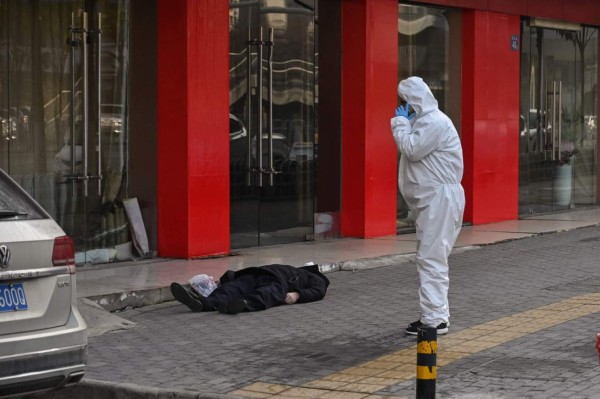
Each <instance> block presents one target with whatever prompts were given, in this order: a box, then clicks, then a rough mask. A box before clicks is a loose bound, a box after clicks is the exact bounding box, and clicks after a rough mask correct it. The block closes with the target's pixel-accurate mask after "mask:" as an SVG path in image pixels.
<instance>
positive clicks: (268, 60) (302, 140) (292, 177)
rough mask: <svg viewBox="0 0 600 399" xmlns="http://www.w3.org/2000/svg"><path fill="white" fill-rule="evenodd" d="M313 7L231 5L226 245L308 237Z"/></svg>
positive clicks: (275, 0) (270, 0) (273, 1)
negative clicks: (228, 234) (228, 232)
mask: <svg viewBox="0 0 600 399" xmlns="http://www.w3.org/2000/svg"><path fill="white" fill-rule="evenodd" d="M315 9H316V0H315V1H302V2H290V1H285V0H263V1H252V0H247V1H245V0H238V1H231V2H230V26H229V29H230V36H231V37H230V46H231V51H230V68H231V69H230V115H229V118H230V132H229V138H230V169H231V247H232V248H240V247H250V246H259V245H272V244H280V243H287V242H295V241H304V240H306V239H309V238H310V237H311V236H312V234H313V192H314V189H313V184H314V170H315V161H316V153H315V85H316V79H315V67H316V66H315V59H316V57H315V53H316V51H315V40H314V38H315Z"/></svg>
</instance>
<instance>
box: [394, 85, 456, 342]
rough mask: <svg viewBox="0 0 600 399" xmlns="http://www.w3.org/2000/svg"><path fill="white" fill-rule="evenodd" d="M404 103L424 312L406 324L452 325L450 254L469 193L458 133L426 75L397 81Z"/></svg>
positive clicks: (401, 139)
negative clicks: (439, 107)
mask: <svg viewBox="0 0 600 399" xmlns="http://www.w3.org/2000/svg"><path fill="white" fill-rule="evenodd" d="M398 95H399V96H400V103H401V105H400V107H398V108H397V109H396V110H395V116H394V117H393V118H392V120H391V124H392V134H393V136H394V140H395V142H396V145H397V146H398V150H399V151H400V153H401V157H400V166H399V170H398V186H399V188H400V192H401V193H402V195H403V197H404V199H405V200H406V202H407V204H408V206H409V208H410V210H411V212H412V214H413V217H414V218H415V224H416V233H417V256H416V261H417V270H418V272H419V279H420V288H419V304H420V312H421V318H420V319H419V320H417V321H415V322H413V323H410V324H409V325H408V327H407V328H406V329H405V330H404V331H405V332H406V333H407V334H410V335H417V333H418V328H419V327H425V326H427V327H437V332H438V334H440V335H442V334H446V333H447V332H448V326H449V325H450V320H449V317H450V308H449V305H448V288H449V284H450V280H449V270H448V256H449V255H450V251H452V247H453V246H454V243H455V242H456V238H457V237H458V233H459V232H460V229H461V227H462V220H463V212H464V209H465V194H464V190H463V188H462V186H461V184H460V182H461V180H462V175H463V156H462V148H461V144H460V139H459V137H458V133H457V132H456V129H455V128H454V125H453V124H452V122H451V121H450V118H448V117H447V116H446V115H445V114H444V113H443V112H442V111H440V110H439V109H438V102H437V100H436V99H435V97H434V96H433V94H432V93H431V90H430V89H429V87H428V86H427V84H426V83H425V82H424V81H423V79H421V78H419V77H410V78H408V79H405V80H403V81H401V82H400V84H399V85H398Z"/></svg>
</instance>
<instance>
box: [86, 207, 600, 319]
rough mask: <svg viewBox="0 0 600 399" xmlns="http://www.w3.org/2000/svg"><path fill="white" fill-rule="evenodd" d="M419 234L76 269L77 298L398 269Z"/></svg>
mask: <svg viewBox="0 0 600 399" xmlns="http://www.w3.org/2000/svg"><path fill="white" fill-rule="evenodd" d="M599 224H600V209H594V210H581V211H571V212H565V213H558V214H553V215H544V216H537V217H532V218H528V219H524V220H514V221H508V222H500V223H491V224H486V225H478V226H465V227H463V229H462V231H461V234H460V236H459V238H458V241H457V244H456V246H455V250H454V252H453V253H457V252H458V251H461V250H465V249H469V248H472V247H478V246H482V245H488V244H494V243H499V242H504V241H511V240H518V239H522V238H527V237H532V236H535V235H539V234H546V233H553V232H557V231H566V230H572V229H577V228H581V227H586V226H594V225H599ZM415 250H416V238H415V234H405V235H397V236H387V237H379V238H373V239H354V238H343V239H338V240H330V241H312V242H303V243H295V244H286V245H277V246H268V247H257V248H246V249H241V250H236V251H235V252H236V255H235V256H228V257H222V258H210V259H198V260H181V259H176V260H170V259H163V258H159V259H153V260H141V261H133V262H123V263H115V264H107V265H98V266H96V265H87V266H84V267H81V268H78V269H77V294H78V297H80V298H88V299H90V300H92V301H94V302H96V303H98V304H100V305H101V306H102V307H103V308H105V309H107V310H109V311H115V310H121V309H124V308H127V307H129V308H132V307H133V308H136V307H141V306H147V305H152V304H156V303H161V302H165V301H170V300H173V297H172V295H171V292H170V291H169V285H170V284H171V282H173V281H176V282H179V283H182V284H186V283H187V281H188V279H189V278H190V277H191V276H193V275H196V274H202V273H205V274H209V275H212V276H214V277H215V278H218V277H220V276H221V275H222V274H223V273H224V272H225V271H226V270H228V269H230V270H239V269H243V268H245V267H249V266H257V265H265V264H271V263H284V264H291V265H293V266H302V265H303V264H305V263H306V262H310V261H312V262H315V263H317V264H319V265H322V266H323V267H324V269H325V270H324V271H325V272H329V271H335V270H355V269H366V268H373V267H381V266H387V265H397V264H400V263H403V262H407V261H410V260H412V255H414V253H415Z"/></svg>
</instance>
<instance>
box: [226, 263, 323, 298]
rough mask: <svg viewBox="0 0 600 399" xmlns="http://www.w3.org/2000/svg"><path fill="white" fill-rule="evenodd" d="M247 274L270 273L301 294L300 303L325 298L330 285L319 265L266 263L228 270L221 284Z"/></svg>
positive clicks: (292, 290)
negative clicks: (300, 265) (299, 265)
mask: <svg viewBox="0 0 600 399" xmlns="http://www.w3.org/2000/svg"><path fill="white" fill-rule="evenodd" d="M245 274H255V275H260V274H270V275H272V276H274V277H276V278H277V279H278V280H279V281H281V282H282V283H284V284H285V285H287V292H297V293H298V294H300V298H299V299H298V303H307V302H314V301H318V300H321V299H323V297H325V293H326V292H327V287H329V279H328V278H327V277H325V275H324V274H323V273H321V272H320V271H319V266H317V265H311V266H303V267H294V266H290V265H278V264H274V265H265V266H258V267H249V268H246V269H242V270H238V271H235V272H234V271H233V270H228V271H227V272H225V274H223V276H221V278H220V282H221V284H227V282H229V281H231V280H234V279H235V278H237V277H239V276H241V275H245Z"/></svg>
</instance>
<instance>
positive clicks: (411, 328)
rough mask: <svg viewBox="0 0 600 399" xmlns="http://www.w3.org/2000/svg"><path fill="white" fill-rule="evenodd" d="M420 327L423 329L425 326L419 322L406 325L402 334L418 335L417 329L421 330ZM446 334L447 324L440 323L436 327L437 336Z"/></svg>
mask: <svg viewBox="0 0 600 399" xmlns="http://www.w3.org/2000/svg"><path fill="white" fill-rule="evenodd" d="M421 327H425V325H424V324H423V323H421V320H417V321H415V322H413V323H410V324H409V325H408V327H406V328H405V329H404V332H405V333H407V334H408V335H417V334H419V328H421ZM446 333H448V324H446V323H440V324H439V325H438V326H437V334H438V335H444V334H446Z"/></svg>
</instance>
